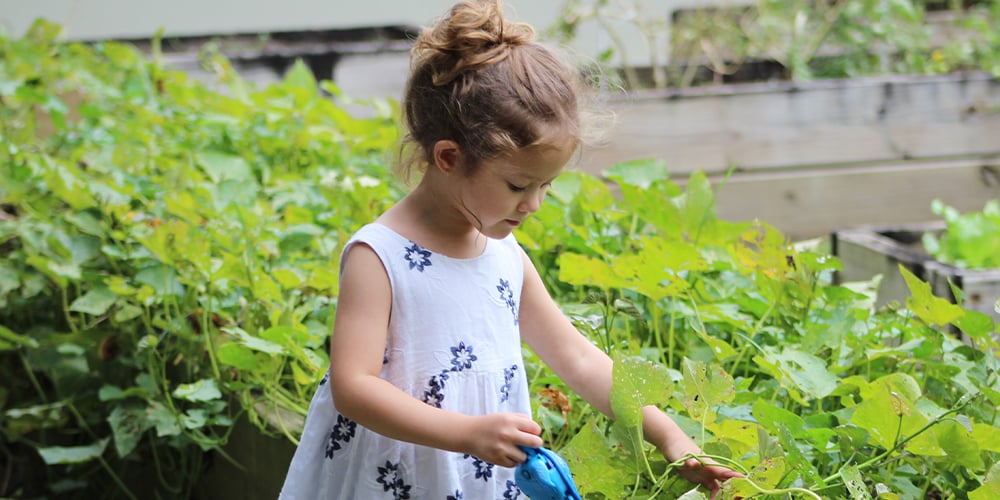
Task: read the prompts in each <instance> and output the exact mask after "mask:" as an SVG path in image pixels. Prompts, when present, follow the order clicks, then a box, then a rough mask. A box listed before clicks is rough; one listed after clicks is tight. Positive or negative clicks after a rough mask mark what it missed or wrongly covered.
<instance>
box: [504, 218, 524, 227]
mask: <svg viewBox="0 0 1000 500" xmlns="http://www.w3.org/2000/svg"><path fill="white" fill-rule="evenodd" d="M507 224H510V225H512V226H514V227H517V226H520V225H521V221H519V220H515V219H507Z"/></svg>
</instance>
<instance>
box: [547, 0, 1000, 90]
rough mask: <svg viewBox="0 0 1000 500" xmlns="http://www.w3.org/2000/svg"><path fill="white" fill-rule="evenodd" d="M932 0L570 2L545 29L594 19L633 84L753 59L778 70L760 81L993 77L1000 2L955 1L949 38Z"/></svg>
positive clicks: (716, 77)
mask: <svg viewBox="0 0 1000 500" xmlns="http://www.w3.org/2000/svg"><path fill="white" fill-rule="evenodd" d="M928 3H932V2H926V1H921V0H888V1H887V0H860V1H833V2H814V1H808V0H796V1H792V2H789V1H775V0H758V1H756V2H751V3H750V4H749V5H744V4H742V3H741V4H735V5H734V4H730V3H726V2H720V3H718V4H712V5H699V6H695V7H693V8H689V9H683V10H678V11H676V12H672V13H673V14H676V15H675V16H673V18H672V19H664V15H662V13H661V14H660V15H656V14H655V13H651V12H654V11H655V9H658V8H663V7H662V4H655V3H651V2H646V1H642V0H617V1H612V0H567V1H565V2H563V6H562V12H563V15H562V16H561V19H560V20H559V22H557V23H556V25H555V26H554V27H553V28H552V29H551V32H552V33H553V34H554V35H555V36H556V37H557V39H558V40H561V41H563V42H565V41H569V40H573V39H574V38H575V37H576V36H577V33H578V32H579V31H580V27H581V26H583V25H585V24H592V25H596V26H597V27H598V28H599V29H600V30H601V32H602V33H603V34H605V35H606V36H607V37H608V39H609V40H610V47H609V48H608V50H607V51H606V52H605V53H603V54H601V55H600V57H599V58H598V61H599V62H600V63H601V64H604V65H610V64H611V63H612V61H613V60H617V61H618V62H617V63H615V64H616V65H617V66H620V67H617V68H616V70H620V71H621V73H622V74H623V75H624V83H625V84H626V85H627V86H628V88H630V89H637V88H642V87H654V88H665V87H668V86H675V87H686V86H689V85H692V84H697V83H699V82H705V81H710V82H711V83H721V82H722V81H724V80H725V79H727V78H730V77H731V75H733V74H735V73H737V72H738V71H739V70H740V69H741V68H742V67H743V66H745V65H746V64H747V63H751V62H754V63H762V62H763V63H774V64H773V65H774V66H777V67H779V68H780V70H781V71H780V73H779V74H776V75H771V74H764V75H762V76H760V77H761V78H765V79H769V78H771V77H777V78H782V79H790V80H794V81H806V80H811V79H814V78H844V77H858V76H866V75H883V74H918V75H926V74H941V73H947V72H952V71H960V70H969V69H972V70H981V71H987V72H991V73H993V74H998V73H997V69H998V66H997V60H998V54H1000V41H998V35H997V33H998V30H997V29H996V28H997V26H998V22H1000V2H998V1H997V0H988V1H984V2H973V3H972V4H973V5H971V6H970V7H965V6H964V5H963V4H961V3H960V2H951V3H950V5H949V6H950V7H951V8H952V11H953V12H954V13H955V20H954V21H953V22H952V23H951V24H952V25H951V26H949V27H948V30H949V31H951V32H954V33H955V34H954V35H953V34H949V35H947V36H934V33H933V31H932V29H931V26H930V23H929V22H928V18H927V16H926V12H925V11H926V10H927V4H928ZM654 4H655V5H654ZM667 23H671V24H670V26H668V25H667ZM626 30H633V31H634V32H635V33H639V34H640V35H641V38H642V40H643V43H642V50H644V51H646V52H648V54H649V61H648V64H646V65H642V64H638V65H637V64H635V63H634V62H633V61H634V57H630V55H631V51H632V50H634V49H637V48H638V47H636V46H633V45H631V42H630V41H629V40H628V38H626V37H625V36H623V34H622V33H624V32H625V31H626ZM668 31H669V37H668ZM668 38H669V39H668ZM668 43H669V45H668ZM668 59H669V64H668V62H667V61H668ZM642 66H647V67H648V68H649V70H650V72H651V73H652V78H651V82H646V81H644V80H643V78H641V76H640V72H639V69H640V67H642ZM604 73H605V74H611V73H612V72H611V71H605V72H604ZM702 73H707V74H708V75H709V77H704V76H702V75H701V74H702Z"/></svg>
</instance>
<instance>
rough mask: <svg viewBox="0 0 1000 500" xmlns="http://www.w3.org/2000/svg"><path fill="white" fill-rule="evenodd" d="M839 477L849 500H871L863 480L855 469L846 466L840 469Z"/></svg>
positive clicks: (851, 466)
mask: <svg viewBox="0 0 1000 500" xmlns="http://www.w3.org/2000/svg"><path fill="white" fill-rule="evenodd" d="M840 476H841V477H843V478H844V486H847V491H848V492H849V493H850V494H851V500H872V495H871V493H869V492H868V487H867V486H865V480H864V478H863V477H862V476H861V471H860V470H858V468H857V467H855V466H853V465H848V466H846V467H844V468H842V469H840Z"/></svg>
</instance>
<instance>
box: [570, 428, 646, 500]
mask: <svg viewBox="0 0 1000 500" xmlns="http://www.w3.org/2000/svg"><path fill="white" fill-rule="evenodd" d="M559 453H560V454H561V455H562V457H563V458H564V459H565V460H566V463H567V464H568V465H569V468H570V470H571V471H572V472H573V478H574V482H575V483H576V485H577V487H578V488H579V490H580V493H582V494H584V495H587V494H589V493H601V494H603V495H604V496H605V497H607V498H621V497H622V495H623V492H624V491H625V487H626V486H628V485H629V484H630V483H631V482H632V481H634V480H635V473H634V472H633V470H632V468H631V461H630V459H629V457H628V456H627V455H626V454H625V453H624V452H623V451H622V449H621V448H619V447H616V446H613V445H612V444H611V443H609V442H608V439H607V437H605V434H604V433H603V432H602V431H601V430H600V429H598V428H597V425H596V422H594V421H590V422H587V423H586V424H584V425H583V427H582V428H581V429H580V431H579V432H578V433H577V434H576V435H575V436H573V438H572V439H571V440H570V442H569V444H567V445H566V446H565V447H564V448H562V449H561V450H559Z"/></svg>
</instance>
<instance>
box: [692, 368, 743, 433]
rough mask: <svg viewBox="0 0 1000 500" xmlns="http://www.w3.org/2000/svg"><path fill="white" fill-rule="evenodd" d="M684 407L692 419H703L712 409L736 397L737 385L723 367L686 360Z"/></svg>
mask: <svg viewBox="0 0 1000 500" xmlns="http://www.w3.org/2000/svg"><path fill="white" fill-rule="evenodd" d="M683 373H684V406H685V407H686V408H687V410H688V413H690V415H691V418H694V419H701V418H702V417H703V416H704V415H705V414H706V413H707V412H709V411H710V409H711V408H713V407H717V406H720V405H722V404H724V403H728V402H731V401H732V400H733V398H735V397H736V383H735V382H734V381H733V377H732V376H730V375H729V374H728V373H726V371H725V369H723V368H722V366H721V365H718V364H713V365H711V367H710V366H709V365H708V364H706V363H705V362H702V361H692V360H691V359H688V358H684V363H683Z"/></svg>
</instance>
